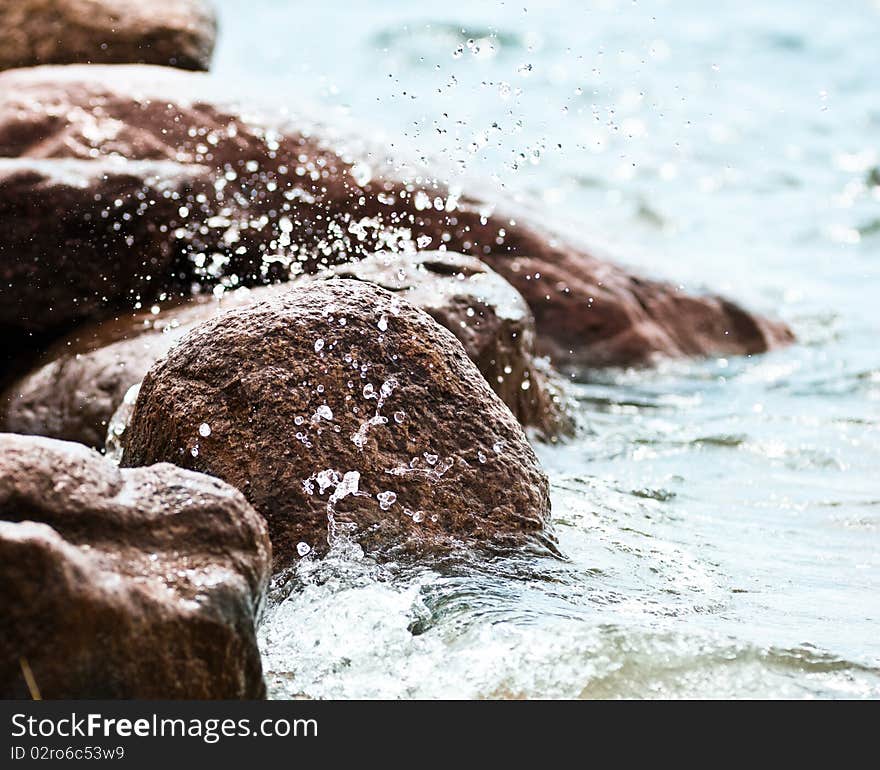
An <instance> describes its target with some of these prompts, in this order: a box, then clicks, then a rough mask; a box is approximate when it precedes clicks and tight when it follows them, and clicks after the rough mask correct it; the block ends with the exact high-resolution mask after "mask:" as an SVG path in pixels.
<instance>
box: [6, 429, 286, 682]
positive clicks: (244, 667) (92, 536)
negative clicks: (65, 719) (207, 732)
mask: <svg viewBox="0 0 880 770" xmlns="http://www.w3.org/2000/svg"><path fill="white" fill-rule="evenodd" d="M269 563H270V550H269V542H268V538H267V536H266V529H265V523H264V522H263V521H262V519H261V518H260V517H259V516H258V515H257V514H256V512H255V511H254V510H253V509H252V508H251V507H250V506H249V505H248V504H247V503H246V502H245V500H244V498H243V497H242V496H241V494H240V493H239V492H237V491H236V490H234V489H232V488H231V487H230V486H228V485H227V484H224V483H223V482H221V481H219V480H217V479H212V478H209V477H207V476H202V475H199V474H196V473H192V472H190V471H185V470H182V469H180V468H176V467H174V466H170V465H157V466H153V467H150V468H137V469H133V470H122V471H120V470H119V469H118V468H116V467H115V466H114V465H112V464H111V463H110V462H109V461H107V460H105V459H104V458H102V457H100V455H98V454H97V453H95V452H93V451H91V450H89V449H87V448H86V447H84V446H81V445H79V444H71V443H67V442H61V441H53V440H51V439H45V438H36V437H32V436H13V435H9V434H3V435H0V597H2V600H3V612H2V614H0V697H2V698H13V697H16V698H22V697H24V698H27V697H30V696H31V695H32V694H33V693H32V692H31V690H30V688H29V687H28V684H27V681H26V679H25V675H24V672H25V671H27V672H28V673H30V674H32V676H33V679H34V681H35V682H36V685H37V688H38V689H39V692H40V694H41V695H42V697H43V698H258V697H262V696H263V695H264V693H265V688H264V684H263V679H262V670H261V664H260V655H259V650H258V649H257V643H256V638H255V631H254V623H255V620H256V616H257V613H258V610H259V607H260V604H261V602H262V597H263V594H264V590H265V587H266V583H267V579H268V573H269Z"/></svg>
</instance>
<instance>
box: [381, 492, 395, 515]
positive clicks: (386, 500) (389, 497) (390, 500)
mask: <svg viewBox="0 0 880 770" xmlns="http://www.w3.org/2000/svg"><path fill="white" fill-rule="evenodd" d="M376 499H377V500H378V501H379V507H380V508H381V509H382V510H383V511H387V510H388V509H389V508H390V507H391V506H392V505H394V503H395V502H396V501H397V495H396V494H395V493H394V492H391V491H390V490H389V491H387V492H379V493H377V494H376Z"/></svg>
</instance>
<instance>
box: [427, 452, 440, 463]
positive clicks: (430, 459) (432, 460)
mask: <svg viewBox="0 0 880 770" xmlns="http://www.w3.org/2000/svg"><path fill="white" fill-rule="evenodd" d="M424 457H425V460H426V461H427V463H428V465H434V464H435V463H436V462H437V459H438V456H437V455H432V454H431V453H430V452H425V453H424Z"/></svg>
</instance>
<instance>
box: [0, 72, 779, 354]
mask: <svg viewBox="0 0 880 770" xmlns="http://www.w3.org/2000/svg"><path fill="white" fill-rule="evenodd" d="M222 87H223V84H218V83H216V82H215V81H212V80H211V79H210V78H208V77H206V76H204V75H199V74H193V73H184V72H179V71H174V70H170V69H167V68H151V67H144V66H134V67H132V66H115V67H97V66H94V67H77V66H71V67H42V68H35V69H33V70H17V71H12V72H7V73H4V74H2V75H0V156H3V155H6V156H28V157H39V158H47V159H60V158H71V157H72V158H81V159H89V158H91V159H95V158H101V157H104V156H106V155H122V156H124V157H126V158H130V159H135V160H137V159H153V160H156V159H164V160H168V161H173V162H175V163H180V164H189V165H196V166H198V167H199V168H200V169H209V174H210V175H212V176H213V180H214V183H213V184H207V180H206V184H205V189H204V190H202V191H200V192H197V193H196V194H194V195H193V196H191V198H192V200H190V201H187V202H186V203H185V204H184V205H183V206H182V209H183V210H184V211H185V213H186V216H185V217H178V218H176V219H175V220H174V221H173V223H168V222H167V220H166V219H165V218H162V219H159V220H157V221H156V223H157V225H160V226H161V225H165V226H166V227H167V233H168V237H169V238H170V239H171V238H173V240H174V242H175V246H174V248H175V249H176V253H177V254H178V255H179V258H180V259H181V260H183V261H184V262H185V266H184V267H180V266H178V267H177V268H176V270H175V271H174V274H175V275H178V274H187V275H189V274H190V273H192V274H193V275H194V277H195V279H197V280H199V281H200V282H202V283H212V282H220V283H225V284H226V285H230V286H237V285H240V284H258V283H264V282H270V281H274V280H278V279H286V278H289V277H291V276H294V275H297V274H299V273H302V272H306V273H309V272H315V271H316V270H319V269H321V268H323V267H327V266H331V265H334V264H339V263H342V262H350V261H352V260H353V259H358V258H361V257H363V256H367V255H369V254H372V253H374V252H376V251H388V250H391V251H402V252H414V251H417V250H426V249H437V248H440V247H445V248H446V249H448V250H450V251H457V252H462V253H465V254H470V255H472V256H476V257H478V258H480V259H481V260H483V261H485V262H487V263H488V264H489V265H490V266H491V267H492V268H493V269H494V270H496V271H497V272H498V273H500V274H501V275H502V276H503V277H505V278H506V279H507V280H508V281H509V282H510V283H511V284H512V285H513V286H514V287H515V288H516V289H517V290H518V291H519V292H520V293H521V294H522V295H523V297H524V298H525V300H526V302H527V303H528V304H529V307H530V308H531V310H532V312H533V314H534V317H535V324H536V331H537V335H538V340H537V341H538V347H539V351H540V352H542V353H546V354H549V355H550V356H551V357H552V358H553V359H554V362H555V363H557V364H559V365H566V364H571V365H576V366H592V365H630V364H644V363H650V362H651V361H652V360H653V359H654V358H656V357H658V356H683V355H704V354H725V355H727V354H737V353H760V352H763V351H765V350H768V349H770V348H772V347H775V346H777V345H781V344H785V343H787V342H790V341H791V339H792V335H791V332H790V331H789V330H788V328H787V327H786V326H785V325H784V324H781V323H778V322H773V321H769V320H766V319H764V318H761V317H760V316H757V315H754V314H752V313H749V312H748V311H746V310H744V309H742V308H741V307H739V306H738V305H736V304H735V303H733V302H730V301H728V300H724V299H721V298H718V297H712V296H709V297H703V296H695V295H691V294H687V293H685V292H683V291H681V290H680V289H679V288H678V287H676V286H675V285H673V284H670V283H666V282H662V281H654V280H648V279H645V278H642V277H640V276H638V275H636V274H634V273H632V272H630V271H629V270H627V269H625V268H622V267H619V266H617V265H615V264H612V263H610V262H608V261H605V260H604V259H600V258H598V257H596V256H594V255H593V254H591V253H590V252H589V250H587V249H586V248H584V247H583V246H581V245H580V244H579V243H576V242H574V241H573V240H571V239H567V238H563V237H561V236H559V235H558V234H556V233H552V232H549V231H547V230H545V228H544V227H542V226H541V225H540V224H539V222H541V220H542V218H546V214H541V213H535V212H530V211H526V210H523V209H522V208H521V207H518V206H514V205H511V204H509V203H505V202H503V201H498V200H496V199H495V196H494V195H493V194H487V195H480V194H477V193H476V192H475V191H474V190H471V191H463V190H459V189H457V188H453V187H449V186H447V185H445V184H444V183H443V182H442V180H441V179H440V178H439V177H438V176H437V175H436V174H435V173H432V172H431V171H429V170H426V169H424V168H423V167H421V166H420V165H419V164H415V163H411V162H408V161H407V160H406V159H405V158H400V157H389V155H388V153H387V151H386V150H385V149H384V148H383V147H381V146H371V145H370V144H369V143H367V142H366V141H364V139H363V138H362V137H358V136H353V135H352V134H350V133H349V134H346V133H344V132H339V131H338V130H336V129H335V128H334V127H332V126H328V125H326V124H324V123H322V122H321V121H320V120H316V119H315V118H313V117H307V116H305V115H303V114H300V115H297V116H296V117H290V116H283V115H280V114H277V110H275V114H272V111H271V110H268V109H265V110H263V111H262V112H259V111H253V110H252V111H246V110H245V111H243V110H242V108H241V107H240V106H239V105H237V104H236V103H235V102H234V101H233V100H232V99H230V97H229V96H228V95H225V94H224V93H222V92H221V88H222ZM154 213H155V214H161V213H162V212H153V211H146V212H144V214H143V216H146V217H147V218H154ZM61 224H62V227H61V228H60V230H59V229H56V228H55V227H47V228H46V231H45V233H43V234H42V237H41V246H42V247H43V248H44V250H45V252H46V253H48V254H49V255H50V257H48V259H51V258H52V257H51V255H53V254H54V253H55V251H56V250H57V249H55V248H53V244H56V243H58V242H61V243H63V242H64V241H65V239H66V237H67V236H66V230H67V228H68V225H67V224H66V223H61ZM2 237H3V236H2V235H0V247H2ZM13 288H14V287H13ZM152 288H153V290H154V292H159V291H161V290H163V288H164V287H163V285H162V281H161V280H156V281H154V282H153V283H152ZM10 315H11V314H10ZM0 320H3V319H0Z"/></svg>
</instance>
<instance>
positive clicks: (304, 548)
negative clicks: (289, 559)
mask: <svg viewBox="0 0 880 770" xmlns="http://www.w3.org/2000/svg"><path fill="white" fill-rule="evenodd" d="M311 550H312V547H311V546H310V545H309V544H308V543H297V544H296V552H297V553H298V554H299V555H300V556H305V555H306V554H308V553H309V551H311Z"/></svg>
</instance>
